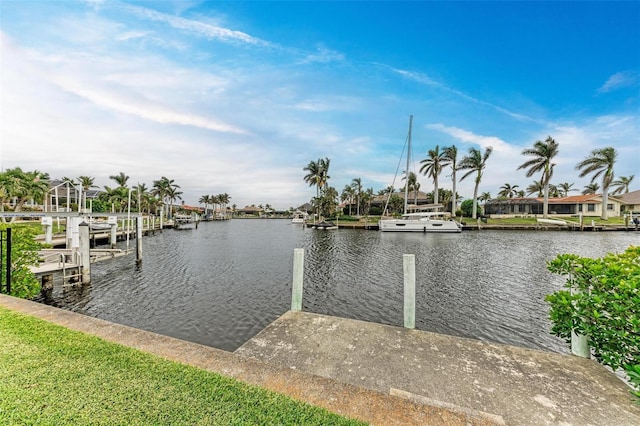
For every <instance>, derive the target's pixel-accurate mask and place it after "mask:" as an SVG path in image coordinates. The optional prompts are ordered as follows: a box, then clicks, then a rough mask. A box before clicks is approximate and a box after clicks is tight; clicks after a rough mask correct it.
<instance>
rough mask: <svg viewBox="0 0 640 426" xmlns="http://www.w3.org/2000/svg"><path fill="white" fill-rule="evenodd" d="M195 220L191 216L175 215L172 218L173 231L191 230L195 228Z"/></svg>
mask: <svg viewBox="0 0 640 426" xmlns="http://www.w3.org/2000/svg"><path fill="white" fill-rule="evenodd" d="M195 222H196V220H195V218H194V217H193V216H192V215H186V214H177V215H175V216H174V218H173V228H174V229H192V228H195Z"/></svg>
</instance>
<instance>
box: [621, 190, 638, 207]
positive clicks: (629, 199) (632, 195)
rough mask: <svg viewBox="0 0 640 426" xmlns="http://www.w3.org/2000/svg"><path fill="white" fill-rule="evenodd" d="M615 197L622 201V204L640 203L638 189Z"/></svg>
mask: <svg viewBox="0 0 640 426" xmlns="http://www.w3.org/2000/svg"><path fill="white" fill-rule="evenodd" d="M617 197H618V199H619V200H620V201H621V202H622V204H626V205H634V204H640V189H639V190H637V191H631V192H627V193H626V194H622V195H617Z"/></svg>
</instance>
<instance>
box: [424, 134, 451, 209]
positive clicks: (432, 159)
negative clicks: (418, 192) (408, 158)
mask: <svg viewBox="0 0 640 426" xmlns="http://www.w3.org/2000/svg"><path fill="white" fill-rule="evenodd" d="M420 164H422V167H420V173H423V174H424V175H425V176H428V177H430V178H432V179H433V203H434V204H438V176H440V173H442V169H444V167H445V166H448V165H449V162H448V160H446V159H445V158H444V152H441V151H440V147H439V146H438V145H436V147H435V148H434V149H430V150H429V151H428V152H427V158H425V159H424V160H421V161H420Z"/></svg>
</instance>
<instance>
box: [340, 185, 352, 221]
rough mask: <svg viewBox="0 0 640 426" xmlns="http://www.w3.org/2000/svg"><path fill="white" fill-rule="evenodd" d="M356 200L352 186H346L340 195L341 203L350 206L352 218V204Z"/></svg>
mask: <svg viewBox="0 0 640 426" xmlns="http://www.w3.org/2000/svg"><path fill="white" fill-rule="evenodd" d="M354 198H355V191H354V190H353V187H352V186H351V185H345V186H344V189H343V190H342V193H341V194H340V201H342V202H343V203H348V204H349V216H351V203H352V202H353V199H354Z"/></svg>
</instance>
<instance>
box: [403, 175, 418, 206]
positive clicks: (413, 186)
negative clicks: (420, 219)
mask: <svg viewBox="0 0 640 426" xmlns="http://www.w3.org/2000/svg"><path fill="white" fill-rule="evenodd" d="M404 174H405V176H403V177H402V180H407V182H406V183H405V185H408V188H407V193H411V192H413V204H416V205H417V204H418V190H420V182H418V176H417V175H416V174H415V173H414V172H409V176H408V178H407V176H406V173H404Z"/></svg>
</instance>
